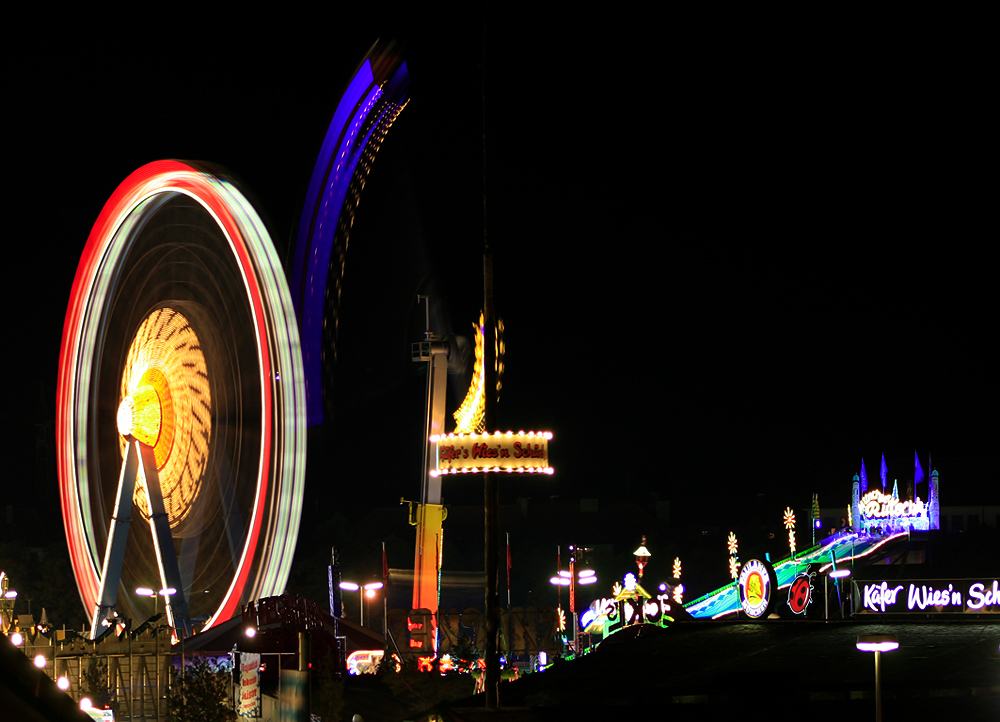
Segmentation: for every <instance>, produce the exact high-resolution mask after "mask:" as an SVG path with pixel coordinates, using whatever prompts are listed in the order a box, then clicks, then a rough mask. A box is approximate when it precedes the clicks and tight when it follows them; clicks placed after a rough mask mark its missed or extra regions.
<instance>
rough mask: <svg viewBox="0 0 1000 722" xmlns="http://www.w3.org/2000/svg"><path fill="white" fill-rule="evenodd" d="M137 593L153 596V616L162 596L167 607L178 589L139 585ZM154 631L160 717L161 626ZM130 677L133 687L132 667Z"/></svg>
mask: <svg viewBox="0 0 1000 722" xmlns="http://www.w3.org/2000/svg"><path fill="white" fill-rule="evenodd" d="M135 593H136V594H137V595H139V596H140V597H152V599H153V617H155V616H156V613H157V605H158V603H159V601H160V597H163V606H164V607H166V606H167V605H168V604H169V603H170V600H169V599H167V597H169V596H170V595H171V594H177V590H176V589H175V588H174V587H167V588H166V589H161V590H160V591H158V592H156V591H153V590H152V589H150V588H149V587H138V588H137V589H136V590H135ZM152 632H153V649H154V652H153V664H154V665H155V667H156V694H155V695H154V697H155V700H156V701H155V703H154V709H155V710H156V712H155V715H156V719H160V628H159V627H153V628H152ZM129 665H130V666H131V658H130V661H129ZM182 668H183V665H182ZM128 677H129V688H131V687H132V670H131V669H129V671H128Z"/></svg>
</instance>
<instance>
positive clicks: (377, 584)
mask: <svg viewBox="0 0 1000 722" xmlns="http://www.w3.org/2000/svg"><path fill="white" fill-rule="evenodd" d="M383 586H384V585H383V584H382V582H370V583H369V584H366V585H365V589H366V590H368V591H373V590H375V589H381V588H382V587H383Z"/></svg>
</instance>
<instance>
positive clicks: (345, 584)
mask: <svg viewBox="0 0 1000 722" xmlns="http://www.w3.org/2000/svg"><path fill="white" fill-rule="evenodd" d="M340 588H341V589H346V590H347V591H349V592H356V591H358V590H359V589H361V587H360V586H359V585H357V584H355V583H354V582H341V583H340Z"/></svg>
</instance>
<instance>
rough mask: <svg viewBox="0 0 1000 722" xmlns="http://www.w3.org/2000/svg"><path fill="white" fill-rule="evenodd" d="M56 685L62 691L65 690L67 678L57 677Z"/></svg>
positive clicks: (67, 685) (67, 686)
mask: <svg viewBox="0 0 1000 722" xmlns="http://www.w3.org/2000/svg"><path fill="white" fill-rule="evenodd" d="M56 687H58V688H59V689H61V690H62V691H63V692H65V691H66V690H67V689H69V678H68V677H60V678H59V679H57V680H56Z"/></svg>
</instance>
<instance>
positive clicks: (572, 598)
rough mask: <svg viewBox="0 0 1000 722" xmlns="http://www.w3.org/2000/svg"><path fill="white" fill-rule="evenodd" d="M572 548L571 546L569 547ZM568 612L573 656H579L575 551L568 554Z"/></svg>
mask: <svg viewBox="0 0 1000 722" xmlns="http://www.w3.org/2000/svg"><path fill="white" fill-rule="evenodd" d="M570 548H571V549H572V547H570ZM569 613H570V614H571V615H573V656H574V657H577V656H579V648H580V646H579V631H578V630H577V623H576V552H575V551H574V552H573V553H572V554H570V556H569Z"/></svg>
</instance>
